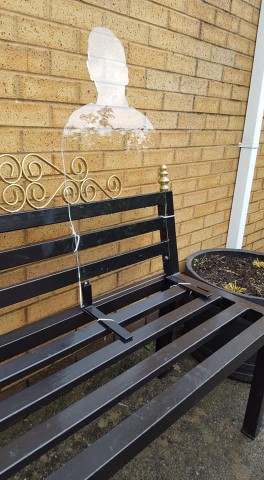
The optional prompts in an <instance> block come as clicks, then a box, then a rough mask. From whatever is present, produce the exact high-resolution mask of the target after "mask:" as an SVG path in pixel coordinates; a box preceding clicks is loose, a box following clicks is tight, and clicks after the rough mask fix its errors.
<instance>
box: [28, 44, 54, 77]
mask: <svg viewBox="0 0 264 480" xmlns="http://www.w3.org/2000/svg"><path fill="white" fill-rule="evenodd" d="M27 60H28V69H27V70H28V72H32V73H41V74H45V73H49V72H50V55H49V51H48V50H44V49H40V48H28V55H27Z"/></svg>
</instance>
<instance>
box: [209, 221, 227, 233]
mask: <svg viewBox="0 0 264 480" xmlns="http://www.w3.org/2000/svg"><path fill="white" fill-rule="evenodd" d="M228 226H229V222H223V223H219V224H218V225H214V226H213V236H216V235H220V234H222V233H227V231H228Z"/></svg>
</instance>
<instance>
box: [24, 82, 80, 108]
mask: <svg viewBox="0 0 264 480" xmlns="http://www.w3.org/2000/svg"><path fill="white" fill-rule="evenodd" d="M20 96H21V98H24V99H27V100H46V101H52V102H65V103H76V102H77V101H78V99H79V92H78V85H76V83H75V82H66V81H62V80H51V79H50V78H47V77H46V78H43V77H41V78H37V77H33V76H26V77H21V78H20Z"/></svg>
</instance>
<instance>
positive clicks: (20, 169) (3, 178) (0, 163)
mask: <svg viewBox="0 0 264 480" xmlns="http://www.w3.org/2000/svg"><path fill="white" fill-rule="evenodd" d="M47 166H48V167H49V168H50V170H51V171H53V173H56V174H58V173H60V174H62V178H63V180H61V178H60V177H59V176H58V177H59V178H60V179H59V185H57V186H56V188H55V191H54V192H52V193H51V194H49V195H48V193H47V187H46V186H45V182H48V181H49V176H47V175H45V174H44V170H43V169H44V167H47ZM88 174H89V170H88V164H87V161H86V160H85V159H84V158H83V157H75V158H74V159H73V160H71V164H70V173H64V171H63V170H61V169H60V168H58V167H56V166H54V165H53V164H52V163H51V162H50V161H48V160H47V159H45V158H44V157H42V156H41V155H39V154H38V153H28V154H27V155H25V156H24V157H23V159H22V160H21V161H19V160H18V159H17V158H16V157H15V156H14V155H11V154H3V155H0V186H1V183H2V182H3V189H2V188H1V190H0V196H1V197H0V210H4V211H5V212H8V213H13V212H18V211H20V210H22V209H23V207H24V206H25V205H28V206H30V207H31V208H33V209H35V210H39V209H41V208H45V207H47V206H48V205H49V204H50V203H51V202H52V200H53V199H54V198H55V197H56V196H58V195H61V197H62V199H63V202H65V203H71V204H76V203H78V202H92V201H93V200H94V199H95V198H96V196H97V194H98V193H99V192H102V193H103V194H104V195H106V197H108V198H117V197H118V196H119V195H120V194H121V191H122V184H121V180H120V178H119V177H118V176H117V175H111V176H110V177H109V178H108V179H107V181H106V186H105V188H103V187H102V186H101V185H100V184H99V183H98V182H97V181H96V180H95V179H94V178H91V177H89V176H88Z"/></svg>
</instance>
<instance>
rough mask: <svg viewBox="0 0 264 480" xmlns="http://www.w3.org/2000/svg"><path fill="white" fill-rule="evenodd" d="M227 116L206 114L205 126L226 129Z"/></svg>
mask: <svg viewBox="0 0 264 480" xmlns="http://www.w3.org/2000/svg"><path fill="white" fill-rule="evenodd" d="M228 121H229V117H228V116H225V115H207V117H206V128H209V129H213V130H217V129H220V130H221V129H223V130H225V129H227V127H228Z"/></svg>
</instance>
